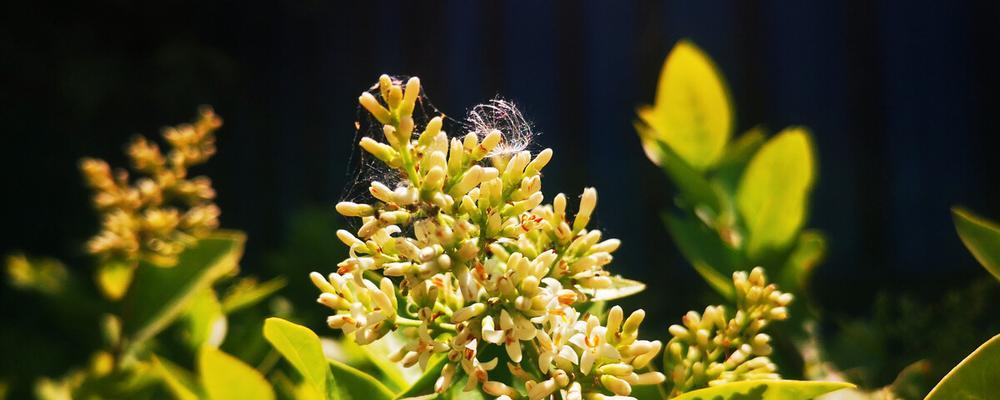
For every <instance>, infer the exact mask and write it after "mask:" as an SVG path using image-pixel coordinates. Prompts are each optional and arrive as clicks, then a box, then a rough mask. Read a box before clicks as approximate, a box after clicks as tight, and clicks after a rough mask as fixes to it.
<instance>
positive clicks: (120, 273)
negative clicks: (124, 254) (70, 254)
mask: <svg viewBox="0 0 1000 400" xmlns="http://www.w3.org/2000/svg"><path fill="white" fill-rule="evenodd" d="M135 268H136V264H132V263H128V262H124V261H118V260H109V261H107V262H105V263H103V264H101V265H100V266H98V267H97V276H96V277H95V278H96V279H97V287H99V288H100V289H101V293H103V294H104V296H105V297H107V298H109V299H111V300H119V299H121V298H122V296H125V292H126V291H127V290H128V287H129V285H130V284H131V283H132V277H133V276H134V275H135Z"/></svg>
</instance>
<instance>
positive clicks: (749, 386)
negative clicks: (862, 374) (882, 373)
mask: <svg viewBox="0 0 1000 400" xmlns="http://www.w3.org/2000/svg"><path fill="white" fill-rule="evenodd" d="M853 387H854V385H852V384H850V383H846V382H820V381H791V380H781V381H743V382H733V383H726V384H723V385H718V386H712V387H709V388H705V389H698V390H694V391H691V392H687V393H684V394H682V395H680V396H677V397H674V398H673V400H750V399H753V400H789V399H811V398H814V397H816V396H819V395H822V394H825V393H830V392H833V391H836V390H840V389H848V388H853Z"/></svg>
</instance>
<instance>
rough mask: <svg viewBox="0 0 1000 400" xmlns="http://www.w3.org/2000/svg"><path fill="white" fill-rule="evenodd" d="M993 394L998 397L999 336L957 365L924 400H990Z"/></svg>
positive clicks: (999, 369)
mask: <svg viewBox="0 0 1000 400" xmlns="http://www.w3.org/2000/svg"><path fill="white" fill-rule="evenodd" d="M997 393H1000V335H997V336H994V337H993V338H992V339H990V340H988V341H986V343H983V345H982V346H979V348H978V349H976V351H973V352H972V354H969V356H968V357H966V358H965V359H964V360H962V362H960V363H958V365H956V366H955V368H953V369H952V370H951V372H948V375H945V377H944V379H942V380H941V382H938V384H937V386H934V389H932V390H931V392H930V393H929V394H928V395H927V397H926V398H925V400H951V399H961V400H966V399H992V398H995V396H996V395H997Z"/></svg>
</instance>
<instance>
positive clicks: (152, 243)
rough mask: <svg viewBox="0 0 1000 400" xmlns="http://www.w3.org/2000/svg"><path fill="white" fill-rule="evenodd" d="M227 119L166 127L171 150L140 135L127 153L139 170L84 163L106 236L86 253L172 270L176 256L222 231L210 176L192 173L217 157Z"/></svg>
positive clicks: (206, 114) (208, 117)
mask: <svg viewBox="0 0 1000 400" xmlns="http://www.w3.org/2000/svg"><path fill="white" fill-rule="evenodd" d="M221 125H222V120H221V119H220V118H219V117H218V116H216V115H215V113H214V112H213V111H212V109H211V108H208V107H204V108H202V109H201V110H200V113H199V118H198V119H197V121H195V122H194V123H192V124H184V125H180V126H177V127H171V128H166V129H164V131H163V137H164V139H165V140H166V141H167V143H168V144H169V145H170V151H169V152H167V154H163V153H162V152H161V151H160V148H159V146H157V145H156V143H153V142H150V141H148V140H146V138H144V137H141V136H137V137H135V138H134V139H132V142H131V143H129V145H128V147H127V151H126V152H127V154H128V156H129V159H130V160H131V164H132V169H133V170H134V171H135V172H136V173H138V174H140V175H141V176H140V177H139V178H138V179H135V180H134V181H133V180H130V178H129V173H128V171H126V170H125V169H114V170H112V169H111V167H110V166H109V165H108V163H107V162H105V161H104V160H99V159H93V158H87V159H84V160H82V161H81V163H80V169H81V171H82V172H83V176H84V179H85V180H86V182H87V185H88V186H90V187H91V188H92V189H93V190H94V192H95V194H94V197H93V203H94V206H95V207H96V208H97V210H98V211H100V212H101V214H102V218H103V219H102V225H101V227H102V230H101V232H99V233H98V234H97V235H95V236H94V237H93V238H91V239H90V241H89V242H88V243H87V251H88V252H89V253H91V254H94V255H97V256H99V257H100V258H101V259H102V260H105V261H109V260H110V261H116V262H123V263H126V264H128V265H133V266H134V265H136V264H137V263H138V261H139V260H140V259H143V260H148V261H150V262H152V263H154V264H156V265H161V266H172V265H173V264H175V263H176V258H177V255H178V254H180V252H181V251H183V250H184V248H185V247H187V246H188V245H190V244H192V243H193V242H195V241H196V239H198V238H201V237H204V236H205V235H207V234H208V233H210V232H212V231H213V230H215V229H216V228H217V227H218V224H219V222H218V217H219V207H218V206H216V205H215V204H214V203H213V199H214V198H215V191H214V190H213V189H212V183H211V181H210V180H209V179H208V178H207V177H204V176H199V177H194V178H189V177H188V169H189V168H190V167H191V166H194V165H197V164H201V163H203V162H205V161H206V160H208V158H209V157H211V156H212V155H213V154H215V135H214V131H215V130H216V129H218V128H219V127H220V126H221Z"/></svg>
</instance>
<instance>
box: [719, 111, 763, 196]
mask: <svg viewBox="0 0 1000 400" xmlns="http://www.w3.org/2000/svg"><path fill="white" fill-rule="evenodd" d="M766 132H767V131H766V130H765V129H764V128H763V127H761V126H756V127H754V128H752V129H750V130H749V131H747V132H746V133H744V134H743V135H742V136H740V137H739V139H737V140H735V141H734V142H732V143H730V144H729V146H727V147H726V152H725V153H724V154H723V155H722V158H720V159H719V162H718V163H716V166H715V170H714V171H713V172H712V179H713V181H717V182H720V183H721V185H722V186H723V187H725V189H726V190H727V191H728V193H736V187H737V185H739V181H740V177H742V176H743V171H744V170H745V169H746V167H747V164H749V163H750V160H751V159H752V158H753V156H754V154H757V151H759V150H760V147H761V146H763V145H764V143H766V142H767V134H766Z"/></svg>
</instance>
